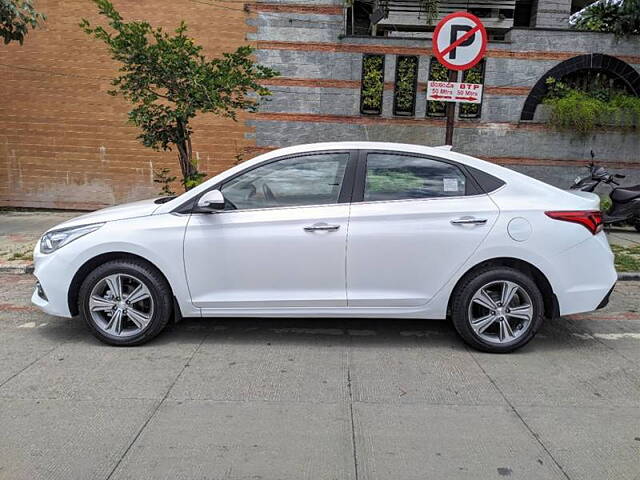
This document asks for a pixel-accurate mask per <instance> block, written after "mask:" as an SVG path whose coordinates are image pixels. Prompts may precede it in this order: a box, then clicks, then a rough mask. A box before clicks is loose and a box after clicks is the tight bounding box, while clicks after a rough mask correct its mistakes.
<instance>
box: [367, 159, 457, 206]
mask: <svg viewBox="0 0 640 480" xmlns="http://www.w3.org/2000/svg"><path fill="white" fill-rule="evenodd" d="M466 188H467V179H466V177H465V175H464V173H462V171H461V170H460V169H459V168H458V167H457V166H455V165H452V164H449V163H446V162H441V161H438V160H433V159H430V158H425V157H418V156H412V155H410V154H400V153H369V154H367V174H366V181H365V187H364V199H363V200H364V201H365V202H371V201H384V200H412V199H422V198H439V197H459V196H463V195H465V193H466Z"/></svg>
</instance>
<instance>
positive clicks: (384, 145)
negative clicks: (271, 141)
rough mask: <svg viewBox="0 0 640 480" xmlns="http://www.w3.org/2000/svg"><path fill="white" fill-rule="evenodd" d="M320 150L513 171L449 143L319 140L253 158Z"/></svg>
mask: <svg viewBox="0 0 640 480" xmlns="http://www.w3.org/2000/svg"><path fill="white" fill-rule="evenodd" d="M322 150H391V151H396V152H406V153H419V154H422V155H430V156H434V157H438V158H442V159H449V160H452V161H455V162H459V163H462V164H464V165H469V166H471V167H475V168H479V169H481V170H484V171H486V172H487V173H492V174H494V175H497V176H499V177H503V176H504V175H507V176H508V175H509V173H513V170H509V169H507V168H504V167H501V166H499V165H496V164H495V163H491V162H487V161H485V160H481V159H479V158H475V157H470V156H468V155H465V154H462V153H459V152H455V151H453V150H452V149H451V146H449V145H443V146H438V147H429V146H426V145H415V144H410V143H394V142H320V143H307V144H303V145H295V146H291V147H283V148H278V149H276V150H271V151H270V152H267V153H263V154H262V155H259V156H257V157H255V158H253V159H252V160H250V162H253V161H254V160H255V161H256V163H258V162H261V161H264V160H269V159H270V158H275V157H279V156H283V155H294V154H297V153H306V152H318V151H322Z"/></svg>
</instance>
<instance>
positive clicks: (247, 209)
mask: <svg viewBox="0 0 640 480" xmlns="http://www.w3.org/2000/svg"><path fill="white" fill-rule="evenodd" d="M354 169H355V158H354V159H353V160H351V154H350V152H348V151H331V152H317V153H305V154H299V155H295V156H288V157H284V158H278V159H276V160H272V161H269V162H267V163H264V164H260V165H258V166H256V167H252V168H251V169H249V170H247V171H244V172H242V173H240V174H238V175H236V176H234V177H232V178H230V179H228V180H226V181H225V182H224V183H223V184H222V185H220V186H219V187H218V188H219V189H220V190H221V192H222V194H223V195H224V197H225V209H224V210H223V211H220V212H218V213H213V214H201V213H193V214H192V215H191V218H190V219H189V224H188V226H187V229H186V233H185V239H184V263H185V270H186V276H187V281H188V285H189V290H190V293H191V298H192V301H193V303H194V305H195V306H197V307H200V308H202V309H203V313H206V309H219V308H241V309H246V308H255V309H269V308H289V307H344V306H345V305H346V287H345V283H346V278H345V276H346V274H345V262H346V259H345V249H346V235H347V222H348V216H349V200H350V197H351V190H352V177H353V171H354Z"/></svg>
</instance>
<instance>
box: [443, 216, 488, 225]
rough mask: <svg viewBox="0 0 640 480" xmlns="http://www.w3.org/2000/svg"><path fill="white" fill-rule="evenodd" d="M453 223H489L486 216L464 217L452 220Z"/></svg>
mask: <svg viewBox="0 0 640 480" xmlns="http://www.w3.org/2000/svg"><path fill="white" fill-rule="evenodd" d="M451 223H452V224H453V225H484V224H485V223H487V219H486V218H474V217H463V218H456V219H453V220H451Z"/></svg>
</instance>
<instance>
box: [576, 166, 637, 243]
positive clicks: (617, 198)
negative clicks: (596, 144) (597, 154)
mask: <svg viewBox="0 0 640 480" xmlns="http://www.w3.org/2000/svg"><path fill="white" fill-rule="evenodd" d="M587 168H588V169H589V175H588V176H586V177H578V178H576V179H575V181H574V183H573V185H572V186H571V189H572V190H582V191H583V192H593V191H594V190H595V188H596V187H597V186H598V185H600V183H605V184H607V185H609V186H611V192H610V193H609V198H611V208H610V209H609V210H608V211H607V212H605V213H604V215H603V218H602V219H603V221H604V224H605V225H616V224H625V223H628V224H631V225H633V226H634V227H635V229H636V230H638V231H639V232H640V185H635V186H633V187H624V188H619V186H620V184H619V183H618V182H616V180H615V179H616V178H625V175H620V174H611V173H609V172H608V171H607V169H606V168H604V167H602V166H600V165H596V164H595V163H593V162H591V163H590V164H589V165H588V166H587ZM613 185H616V186H615V187H614V186H613Z"/></svg>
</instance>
